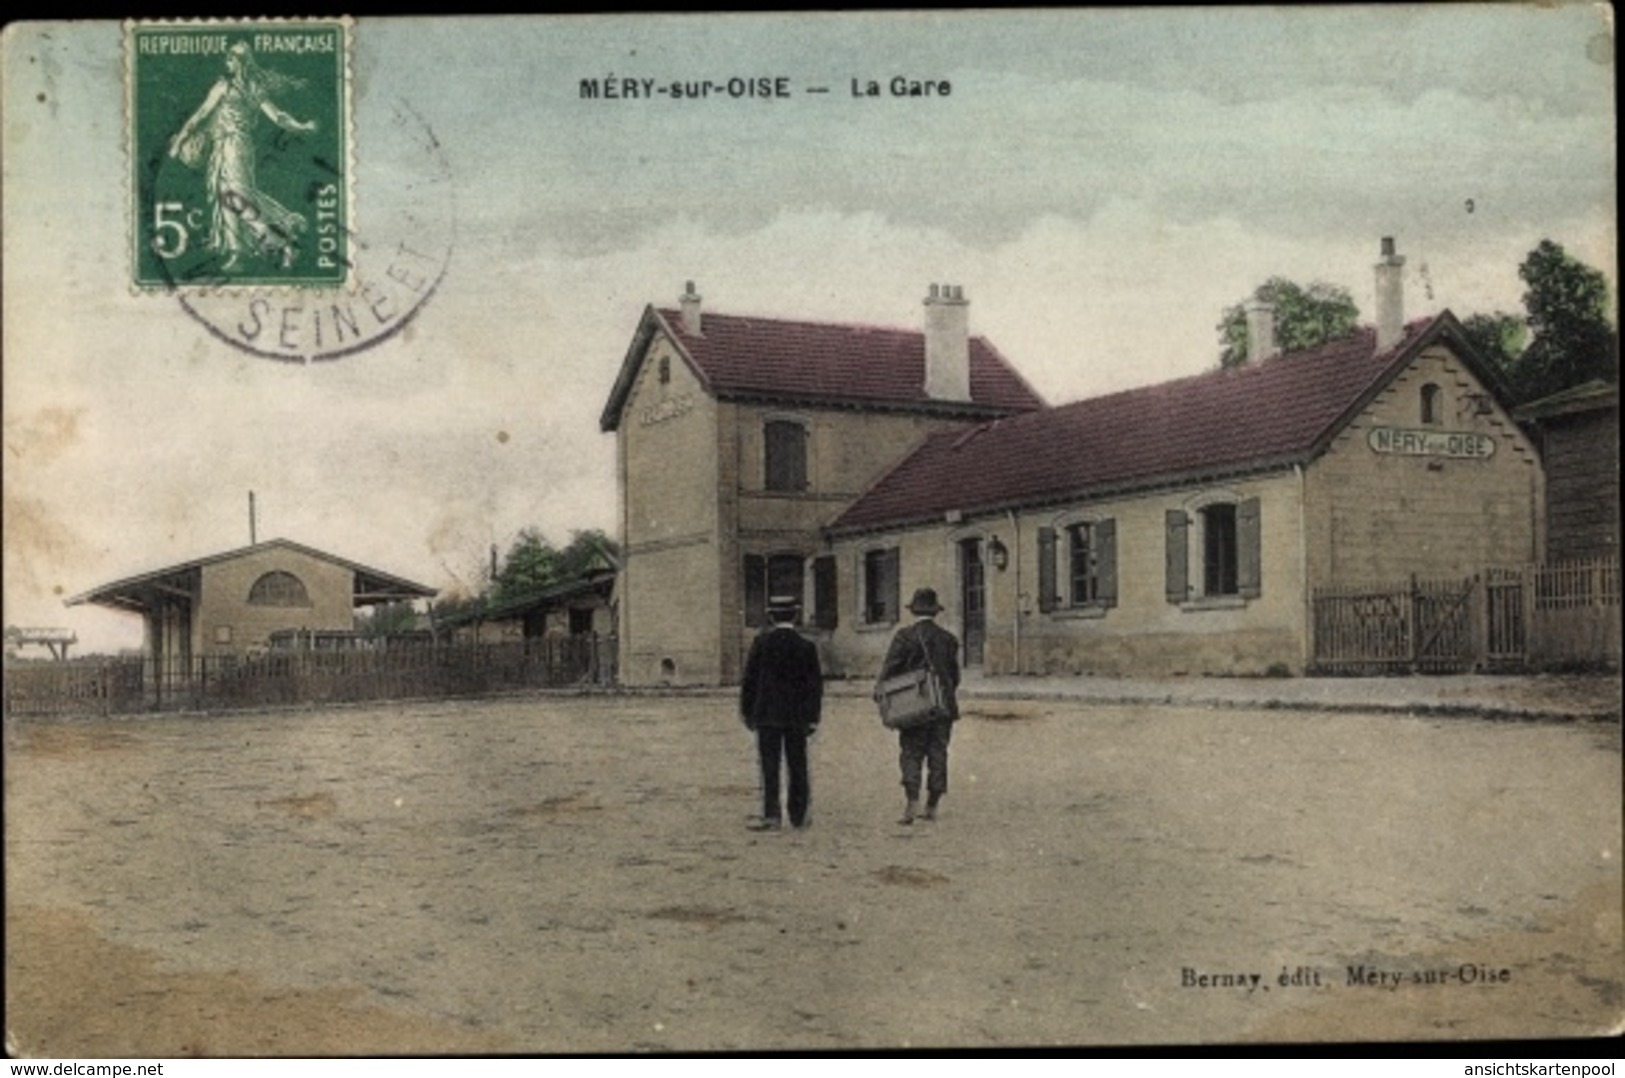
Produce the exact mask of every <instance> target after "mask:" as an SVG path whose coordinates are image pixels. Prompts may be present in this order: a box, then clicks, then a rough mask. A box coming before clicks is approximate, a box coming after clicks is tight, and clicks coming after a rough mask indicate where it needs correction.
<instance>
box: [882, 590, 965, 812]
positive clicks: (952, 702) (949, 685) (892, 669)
mask: <svg viewBox="0 0 1625 1078" xmlns="http://www.w3.org/2000/svg"><path fill="white" fill-rule="evenodd" d="M908 609H909V613H911V614H913V615H914V617H915V619H916V620H915V622H914V624H913V625H910V626H908V627H907V628H903V629H899V630H897V634H896V635H895V636H893V637H892V641H891V647H890V648H888V649H887V651H886V661H885V663H884V664H883V665H882V666H881V668H880V680H881V681H884V680H886V679H887V678H890V677H896V676H897V675H898V674H903V673H907V672H909V671H911V670H921V669H928V670H931V671H932V672H934V673H935V674H936V675H937V680H938V682H939V683H940V684H941V685H942V703H943V711H942V715H941V716H940V717H939V718H936V719H933V720H932V721H931V722H928V723H924V724H922V725H919V726H910V727H906V728H904V729H901V730H899V731H897V743H898V747H899V749H900V750H901V751H900V754H899V762H900V763H901V765H902V768H903V793H904V795H905V796H906V797H907V798H908V803H907V805H906V806H905V807H904V808H903V818H902V819H900V820H898V821H897V822H898V823H901V824H911V823H913V822H914V820H915V819H916V818H920V819H925V820H934V819H936V818H937V803H938V802H939V801H941V800H942V795H943V794H945V793H947V792H948V738H949V736H950V735H952V733H953V730H954V721H955V720H956V719H958V718H959V700H958V697H957V695H956V694H957V690H958V689H959V638H958V637H956V636H954V634H953V633H951V632H949V631H948V630H947V629H944V628H943V627H942V626H940V625H938V624H937V623H936V620H935V618H936V616H937V615H938V614H940V613H942V610H943V606H942V604H941V603H939V602H937V593H936V591H935V589H932V588H921V589H920V590H918V591H916V592H915V593H914V598H912V599H910V600H909V603H908ZM922 765H928V766H929V768H930V774H929V777H928V778H927V780H926V786H925V790H926V802H925V811H924V812H921V811H920V776H921V772H922V771H923V770H924V769H925V768H924V767H922Z"/></svg>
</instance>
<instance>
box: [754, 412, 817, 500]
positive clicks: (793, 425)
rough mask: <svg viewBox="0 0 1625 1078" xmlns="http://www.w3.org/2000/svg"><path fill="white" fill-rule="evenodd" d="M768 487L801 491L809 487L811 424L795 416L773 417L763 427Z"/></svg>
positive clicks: (765, 486)
mask: <svg viewBox="0 0 1625 1078" xmlns="http://www.w3.org/2000/svg"><path fill="white" fill-rule="evenodd" d="M762 435H763V442H764V445H765V450H764V461H763V482H762V485H763V487H764V489H766V490H770V491H773V492H775V493H779V494H800V493H801V492H802V491H804V490H806V489H807V428H806V426H805V425H804V424H802V423H798V422H796V421H795V420H793V419H770V420H768V421H767V423H766V424H765V425H764V426H763V428H762Z"/></svg>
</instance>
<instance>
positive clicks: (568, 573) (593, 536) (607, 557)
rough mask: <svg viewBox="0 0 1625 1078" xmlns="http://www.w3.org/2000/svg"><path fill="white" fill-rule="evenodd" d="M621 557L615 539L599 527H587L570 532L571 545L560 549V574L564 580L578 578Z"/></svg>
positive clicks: (611, 563)
mask: <svg viewBox="0 0 1625 1078" xmlns="http://www.w3.org/2000/svg"><path fill="white" fill-rule="evenodd" d="M619 557H620V548H619V547H617V546H616V545H615V540H613V539H611V538H610V537H609V536H607V535H605V534H604V533H603V532H601V531H599V530H598V529H597V528H586V529H582V530H577V531H572V532H571V533H570V545H569V546H567V547H565V548H564V549H563V550H561V551H559V576H560V578H561V579H564V580H577V579H579V578H581V577H583V576H586V575H587V573H588V571H589V570H591V569H593V568H594V567H596V566H598V565H601V564H610V565H613V564H614V562H615V561H616V559H618V558H619Z"/></svg>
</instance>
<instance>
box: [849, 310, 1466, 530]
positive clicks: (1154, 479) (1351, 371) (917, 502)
mask: <svg viewBox="0 0 1625 1078" xmlns="http://www.w3.org/2000/svg"><path fill="white" fill-rule="evenodd" d="M1450 327H1457V324H1456V322H1455V319H1454V317H1453V316H1451V315H1450V314H1449V313H1448V312H1446V313H1444V314H1442V315H1440V316H1439V317H1438V318H1436V319H1432V320H1430V321H1426V322H1418V323H1413V324H1412V325H1410V326H1408V327H1406V335H1405V337H1404V338H1403V339H1402V341H1401V342H1400V344H1399V345H1397V346H1396V347H1394V348H1392V349H1389V350H1387V351H1385V352H1381V353H1379V352H1377V350H1376V333H1375V331H1374V330H1372V329H1370V328H1367V329H1364V330H1361V331H1358V332H1356V333H1355V334H1354V335H1353V336H1350V337H1347V338H1344V339H1342V340H1338V341H1334V342H1331V343H1329V344H1326V345H1323V346H1321V347H1319V348H1316V349H1313V350H1310V351H1305V352H1299V353H1296V354H1293V355H1285V356H1277V357H1275V358H1273V359H1268V360H1264V361H1262V362H1258V363H1249V364H1246V365H1244V366H1241V367H1236V368H1231V369H1228V370H1222V369H1221V370H1215V371H1211V372H1209V373H1207V374H1200V375H1195V376H1192V377H1189V378H1183V379H1179V380H1177V381H1173V382H1166V383H1163V384H1161V385H1154V386H1147V387H1144V388H1141V389H1131V390H1127V391H1125V392H1121V393H1113V394H1110V395H1108V396H1103V397H1094V398H1091V399H1088V400H1081V401H1077V402H1076V403H1073V404H1067V405H1063V406H1060V407H1057V408H1049V409H1046V410H1044V411H1040V412H1032V413H1028V414H1025V415H1017V416H1013V417H1010V418H1006V419H999V420H995V421H993V422H990V423H984V424H981V425H979V426H976V427H971V428H969V429H967V430H962V431H951V432H947V433H943V434H938V435H935V436H933V437H931V438H929V439H927V440H926V441H925V442H924V443H923V444H922V445H921V446H920V447H919V448H918V449H917V450H916V451H915V452H914V453H912V454H910V455H909V456H908V457H906V458H905V459H904V460H903V461H901V462H900V463H899V464H898V465H897V466H896V467H894V468H893V469H892V470H891V471H890V472H888V473H886V474H885V475H884V476H882V477H881V478H880V479H879V480H878V481H877V482H876V483H875V485H874V486H873V487H871V488H870V489H869V490H868V491H867V492H865V493H864V495H863V496H862V497H860V498H859V499H858V500H857V501H856V502H854V503H853V504H852V505H851V506H849V507H848V508H847V510H846V511H845V512H843V513H842V514H841V515H840V516H839V517H838V518H837V519H836V520H835V521H834V523H833V524H832V525H831V530H832V531H836V532H841V531H863V530H867V529H873V528H878V527H893V526H898V525H904V524H917V523H925V522H930V521H940V520H942V519H943V518H944V516H945V514H947V513H948V512H950V511H953V510H958V511H960V512H962V513H967V514H969V513H975V512H984V511H990V510H1003V509H1007V508H1016V507H1020V506H1025V505H1034V504H1044V503H1046V502H1051V501H1060V500H1064V499H1070V498H1076V497H1079V496H1087V495H1090V494H1104V493H1106V492H1109V491H1113V490H1122V489H1132V488H1135V487H1144V486H1151V485H1155V484H1157V483H1158V482H1168V481H1173V480H1176V479H1179V478H1183V477H1191V478H1194V477H1198V476H1218V475H1223V474H1227V473H1228V474H1235V473H1238V472H1240V471H1244V470H1251V469H1253V468H1257V467H1268V466H1271V465H1277V466H1285V465H1287V464H1290V463H1293V462H1305V461H1307V460H1308V459H1309V458H1310V457H1312V456H1313V455H1314V454H1315V453H1316V452H1318V450H1319V448H1320V447H1321V446H1323V445H1324V444H1325V442H1326V441H1328V440H1329V439H1330V437H1331V436H1332V434H1334V433H1335V432H1336V430H1337V429H1338V428H1340V427H1341V426H1342V424H1343V423H1344V422H1345V421H1346V420H1347V419H1348V418H1350V417H1352V415H1353V414H1354V413H1355V412H1356V411H1357V410H1358V408H1359V407H1363V404H1364V402H1365V401H1367V400H1369V399H1370V397H1371V396H1372V395H1374V394H1375V392H1376V391H1377V390H1378V389H1380V388H1381V386H1382V385H1383V384H1385V383H1386V381H1387V378H1388V377H1389V376H1390V374H1391V373H1392V372H1394V371H1396V370H1397V369H1398V368H1399V367H1400V366H1403V362H1404V361H1407V360H1408V359H1409V357H1410V356H1411V355H1412V354H1414V352H1415V351H1416V350H1417V349H1418V348H1420V347H1421V346H1422V345H1423V344H1425V343H1428V342H1429V341H1431V340H1432V339H1434V337H1435V336H1437V334H1438V333H1440V332H1444V331H1448V330H1449V329H1450ZM1455 339H1456V340H1457V341H1458V343H1459V341H1460V337H1459V327H1457V329H1456V336H1455Z"/></svg>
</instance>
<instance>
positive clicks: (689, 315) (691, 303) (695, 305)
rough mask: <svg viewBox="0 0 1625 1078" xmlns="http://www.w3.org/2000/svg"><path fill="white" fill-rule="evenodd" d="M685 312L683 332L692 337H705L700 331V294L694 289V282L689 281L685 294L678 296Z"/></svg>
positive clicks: (678, 300) (679, 304)
mask: <svg viewBox="0 0 1625 1078" xmlns="http://www.w3.org/2000/svg"><path fill="white" fill-rule="evenodd" d="M677 305H678V306H679V307H680V308H681V309H682V312H683V332H684V333H686V334H688V335H689V336H690V337H703V336H705V334H703V333H701V332H700V294H699V293H698V292H696V291H694V282H693V281H689V282H687V284H686V286H685V288H684V291H683V294H682V295H681V296H678V297H677Z"/></svg>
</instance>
